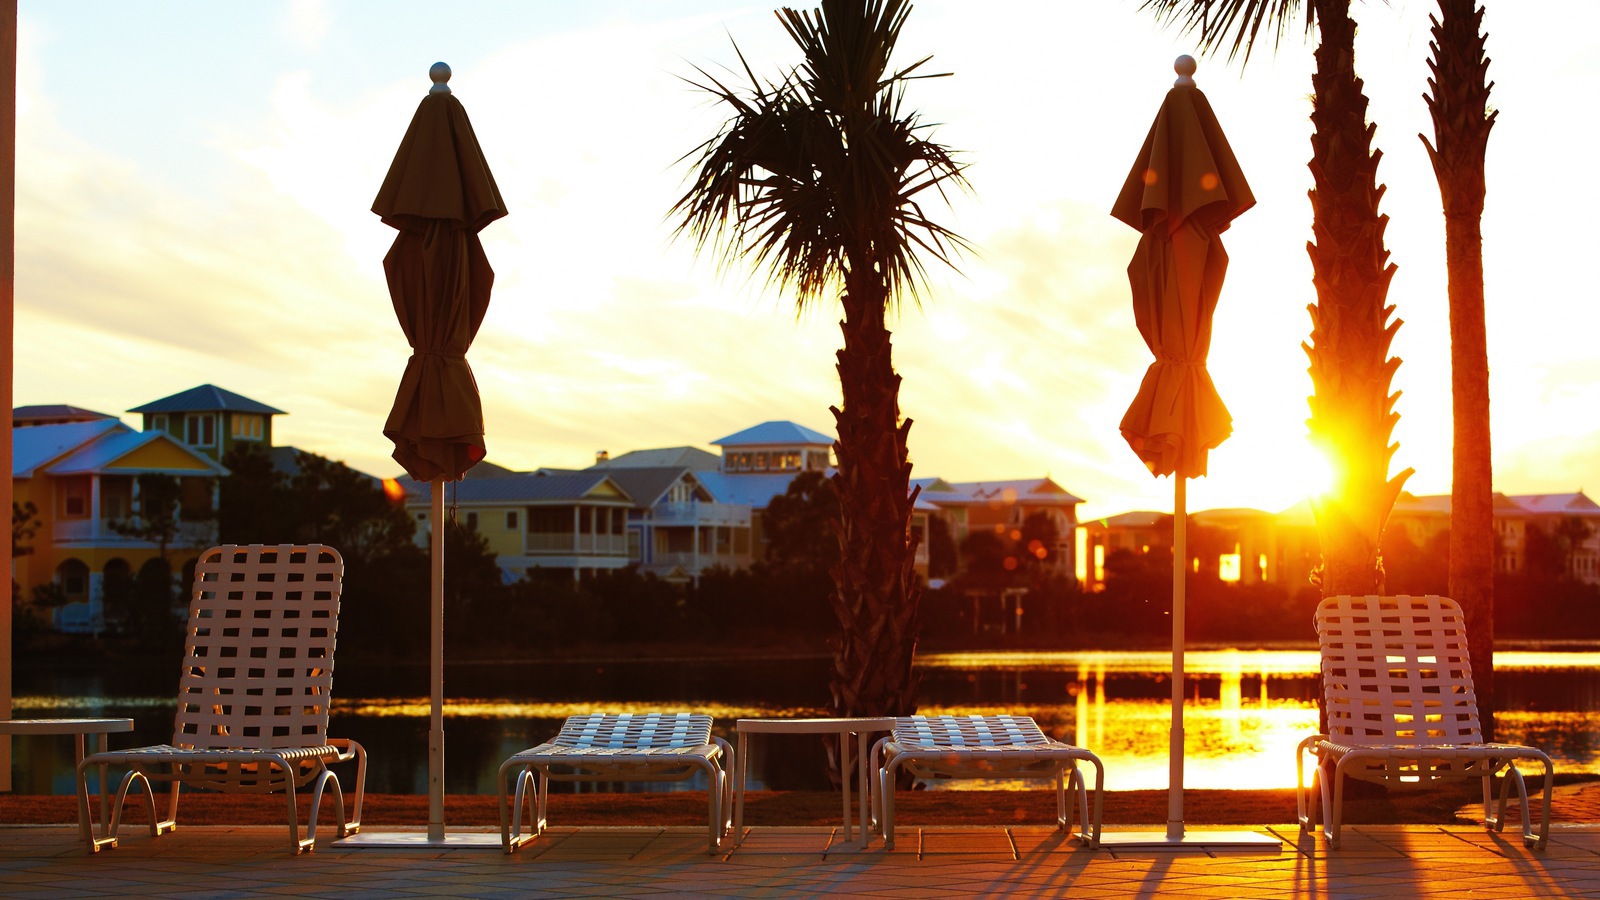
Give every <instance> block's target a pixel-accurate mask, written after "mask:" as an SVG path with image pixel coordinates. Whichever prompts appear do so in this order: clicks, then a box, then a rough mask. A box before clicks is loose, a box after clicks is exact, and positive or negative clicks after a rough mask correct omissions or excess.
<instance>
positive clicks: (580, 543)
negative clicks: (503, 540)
mask: <svg viewBox="0 0 1600 900" xmlns="http://www.w3.org/2000/svg"><path fill="white" fill-rule="evenodd" d="M523 547H524V549H525V550H526V551H527V553H528V555H529V556H624V557H625V556H627V555H628V536H627V535H625V534H573V533H572V532H570V531H569V532H537V531H535V532H529V533H528V536H527V540H526V541H524V542H523Z"/></svg>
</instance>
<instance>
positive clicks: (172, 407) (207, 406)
mask: <svg viewBox="0 0 1600 900" xmlns="http://www.w3.org/2000/svg"><path fill="white" fill-rule="evenodd" d="M128 412H135V413H173V412H242V413H258V414H260V415H264V416H281V415H286V413H284V411H283V410H281V409H276V408H274V407H271V406H268V405H266V404H265V403H261V402H259V401H256V400H251V399H250V398H249V397H243V396H240V395H238V394H235V393H234V392H232V391H225V390H223V389H222V388H219V387H217V386H216V385H214V384H202V385H200V386H199V387H192V388H190V389H188V390H187V391H183V392H182V393H178V394H173V395H172V396H171V397H162V398H161V399H160V400H152V401H151V402H149V403H146V404H145V405H143V406H135V407H134V408H133V409H130V410H128Z"/></svg>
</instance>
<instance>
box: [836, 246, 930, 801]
mask: <svg viewBox="0 0 1600 900" xmlns="http://www.w3.org/2000/svg"><path fill="white" fill-rule="evenodd" d="M858 258H859V257H858ZM861 271H866V272H868V273H869V274H867V275H866V276H865V277H863V276H860V275H856V274H851V275H850V276H849V277H848V283H847V285H846V294H845V297H844V298H843V305H844V311H845V318H844V321H843V322H841V323H840V328H841V330H842V331H843V332H844V348H843V349H841V350H840V351H839V352H838V360H839V366H838V369H839V385H840V387H841V389H842V394H843V403H842V408H840V407H835V408H834V409H833V415H834V420H835V422H836V424H837V426H838V433H839V441H838V443H837V444H835V445H834V451H835V453H836V454H837V456H838V461H839V470H838V473H837V474H835V475H834V486H835V487H836V488H837V490H838V495H839V550H840V560H839V564H838V565H837V566H836V567H835V568H834V569H833V572H832V574H833V580H834V593H833V597H832V599H833V607H834V612H835V614H836V615H837V616H838V618H839V626H840V632H839V637H838V638H837V639H836V640H837V642H836V644H835V646H834V670H833V677H832V678H831V679H830V685H829V686H830V690H831V691H832V694H833V711H834V712H835V714H837V715H840V716H905V715H911V714H912V713H914V712H915V711H916V691H917V681H916V676H915V673H914V672H913V670H912V666H911V664H912V657H913V654H914V652H915V648H916V637H917V625H918V617H917V611H918V602H919V600H920V598H921V590H920V589H919V588H918V587H917V586H916V583H915V578H914V573H913V569H912V566H913V563H914V560H915V555H914V554H913V552H912V551H913V539H912V537H911V532H910V521H911V504H912V498H911V496H910V495H909V493H908V490H909V487H910V478H911V464H910V463H909V462H908V461H907V454H906V434H907V433H908V432H909V431H910V430H911V421H910V420H909V419H908V420H906V421H905V422H904V423H903V424H902V423H901V422H900V402H899V394H900V376H899V375H896V374H895V372H894V365H893V362H892V359H891V352H890V351H891V347H890V342H889V331H888V329H887V328H886V327H885V325H884V315H885V310H886V306H887V301H888V292H887V289H886V288H885V287H884V286H883V285H882V284H881V283H880V282H879V281H878V279H877V278H876V277H875V275H873V274H871V273H872V267H871V266H857V267H854V272H861ZM848 762H849V761H848V760H845V761H843V763H845V764H848ZM846 771H848V769H846Z"/></svg>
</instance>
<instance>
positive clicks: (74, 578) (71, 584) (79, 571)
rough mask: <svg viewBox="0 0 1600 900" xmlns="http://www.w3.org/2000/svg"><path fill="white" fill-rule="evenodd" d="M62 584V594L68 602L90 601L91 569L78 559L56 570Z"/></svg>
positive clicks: (67, 562)
mask: <svg viewBox="0 0 1600 900" xmlns="http://www.w3.org/2000/svg"><path fill="white" fill-rule="evenodd" d="M56 577H57V578H58V579H60V582H61V593H63V594H65V595H66V598H67V599H68V600H87V599H89V567H88V566H86V565H84V564H83V563H82V562H80V561H78V560H76V559H69V560H67V561H66V562H64V563H62V564H61V566H60V567H59V568H57V569H56Z"/></svg>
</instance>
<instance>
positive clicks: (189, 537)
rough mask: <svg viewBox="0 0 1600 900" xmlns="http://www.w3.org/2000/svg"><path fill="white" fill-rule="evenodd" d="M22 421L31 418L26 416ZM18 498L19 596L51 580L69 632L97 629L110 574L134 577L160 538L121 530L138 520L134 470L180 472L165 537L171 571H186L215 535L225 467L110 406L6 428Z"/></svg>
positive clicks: (58, 615) (58, 619) (156, 551)
mask: <svg viewBox="0 0 1600 900" xmlns="http://www.w3.org/2000/svg"><path fill="white" fill-rule="evenodd" d="M22 421H24V422H26V421H28V420H27V419H26V418H24V419H23V420H22ZM12 446H13V451H12V471H11V476H12V490H13V492H14V493H13V497H14V501H15V503H16V504H17V505H18V506H19V507H20V508H22V509H23V510H25V511H26V510H28V509H30V508H31V510H32V516H31V518H30V520H29V521H28V522H27V523H26V524H25V528H26V527H31V529H32V531H33V534H32V536H31V537H30V538H26V539H24V540H22V541H21V542H20V543H21V545H22V546H23V547H24V548H26V550H27V552H25V553H24V554H23V555H21V556H18V557H16V558H15V559H13V561H12V577H13V579H14V580H15V581H16V582H17V585H18V587H19V588H20V589H21V592H22V597H23V598H24V599H31V598H32V597H33V596H34V593H35V589H36V588H40V587H43V586H46V585H52V584H53V585H55V586H56V587H57V588H59V589H60V595H61V599H64V600H65V604H64V605H62V606H59V607H58V608H56V609H55V611H54V618H55V624H56V626H57V627H58V628H60V629H61V630H63V631H67V632H75V633H84V632H94V633H98V632H99V631H100V630H101V629H103V628H104V627H105V625H106V620H105V607H104V600H105V582H106V578H107V576H111V577H113V578H115V577H126V578H131V577H132V576H133V575H134V574H136V573H137V572H138V571H139V569H140V567H141V566H143V565H145V564H146V563H147V562H149V561H150V560H152V559H155V558H156V557H158V556H159V555H160V554H161V551H162V548H161V547H160V546H159V544H158V542H157V541H154V540H149V539H145V538H142V537H137V536H132V535H128V534H124V533H123V532H122V531H121V530H119V528H118V526H123V527H127V526H134V527H137V526H138V524H139V523H140V521H141V520H140V513H141V511H142V510H141V498H140V491H139V477H140V476H142V475H152V474H160V475H170V476H173V477H175V478H177V479H178V481H179V485H180V487H181V489H182V499H181V501H180V504H179V511H178V515H177V528H176V531H175V532H174V533H173V534H172V535H171V539H170V541H169V543H168V545H167V547H166V553H167V560H168V562H169V563H170V564H171V566H172V569H173V572H174V574H175V575H180V574H186V573H188V572H189V571H190V570H191V569H192V566H193V563H194V560H195V559H196V558H197V557H198V556H199V553H200V551H202V550H204V549H205V548H206V547H209V546H212V545H213V544H215V543H216V540H217V525H216V513H215V511H216V506H217V479H218V478H219V477H221V476H223V475H226V474H227V470H226V469H224V468H223V467H222V466H221V465H219V464H217V463H216V462H213V461H212V460H211V459H209V458H207V457H205V456H203V455H201V454H200V453H198V452H197V451H195V450H193V449H191V448H189V447H188V446H186V445H184V444H183V443H180V442H179V441H177V440H174V439H173V438H172V437H171V436H169V435H167V434H165V433H163V432H151V431H146V432H140V431H134V430H133V429H131V428H129V427H128V426H126V425H124V424H122V422H120V421H118V420H117V419H114V418H111V417H109V416H106V417H103V418H100V419H87V420H83V421H72V422H65V423H61V424H48V425H31V426H30V425H23V426H20V427H16V428H13V429H12Z"/></svg>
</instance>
